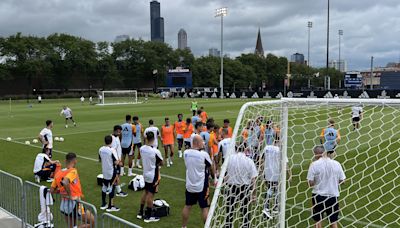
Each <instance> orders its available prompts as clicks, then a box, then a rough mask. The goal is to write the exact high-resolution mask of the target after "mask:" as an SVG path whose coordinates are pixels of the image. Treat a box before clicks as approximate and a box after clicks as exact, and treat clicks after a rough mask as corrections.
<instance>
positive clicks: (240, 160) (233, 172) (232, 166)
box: [226, 152, 258, 186]
mask: <svg viewBox="0 0 400 228" xmlns="http://www.w3.org/2000/svg"><path fill="white" fill-rule="evenodd" d="M226 176H227V183H228V184H229V185H236V186H243V185H250V184H251V180H252V179H253V178H255V177H257V176H258V173H257V168H256V165H255V164H254V161H253V160H252V159H251V158H248V157H246V155H245V154H244V153H241V152H239V153H233V154H232V155H231V156H230V157H229V163H228V167H227V170H226Z"/></svg>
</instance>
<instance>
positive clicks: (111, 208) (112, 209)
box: [106, 206, 120, 212]
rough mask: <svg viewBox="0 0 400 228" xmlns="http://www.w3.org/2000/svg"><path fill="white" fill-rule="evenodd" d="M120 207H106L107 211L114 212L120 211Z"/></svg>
mask: <svg viewBox="0 0 400 228" xmlns="http://www.w3.org/2000/svg"><path fill="white" fill-rule="evenodd" d="M119 210H120V209H119V208H118V207H116V206H112V207H109V208H107V209H106V211H107V212H114V211H119Z"/></svg>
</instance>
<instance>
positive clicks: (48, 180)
mask: <svg viewBox="0 0 400 228" xmlns="http://www.w3.org/2000/svg"><path fill="white" fill-rule="evenodd" d="M53 180H54V179H53V178H49V179H47V180H46V182H47V183H53Z"/></svg>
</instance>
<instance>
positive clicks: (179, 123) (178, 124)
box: [174, 113, 185, 158]
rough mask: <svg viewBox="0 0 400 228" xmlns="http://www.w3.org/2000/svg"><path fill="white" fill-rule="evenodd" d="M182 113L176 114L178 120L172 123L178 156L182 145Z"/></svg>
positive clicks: (183, 125)
mask: <svg viewBox="0 0 400 228" xmlns="http://www.w3.org/2000/svg"><path fill="white" fill-rule="evenodd" d="M182 119H183V115H182V114H180V113H179V114H178V120H177V121H175V124H174V130H175V136H176V140H177V141H178V152H179V157H180V158H181V157H182V146H183V128H184V127H185V122H184V121H183V120H182Z"/></svg>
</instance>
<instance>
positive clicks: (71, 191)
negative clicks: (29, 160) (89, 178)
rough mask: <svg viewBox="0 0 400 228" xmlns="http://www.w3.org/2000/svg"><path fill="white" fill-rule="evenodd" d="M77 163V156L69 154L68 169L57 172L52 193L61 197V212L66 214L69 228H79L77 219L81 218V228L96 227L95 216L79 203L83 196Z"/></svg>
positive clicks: (52, 185) (67, 157)
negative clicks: (77, 227)
mask: <svg viewBox="0 0 400 228" xmlns="http://www.w3.org/2000/svg"><path fill="white" fill-rule="evenodd" d="M76 163H77V159H76V154H74V153H68V154H67V155H66V168H65V169H63V170H61V171H59V172H57V174H56V175H55V177H54V181H53V183H52V184H51V189H50V192H51V193H52V194H54V193H59V194H60V195H61V204H60V211H61V213H62V214H64V216H65V221H66V223H67V224H68V227H70V228H72V227H75V226H77V222H76V219H77V217H80V220H81V221H82V223H83V224H81V225H80V226H79V227H94V226H95V224H94V223H95V221H94V216H93V215H92V214H91V213H90V211H89V210H87V211H85V209H84V208H83V206H82V205H81V204H80V203H79V200H81V199H82V198H83V194H82V187H81V182H80V179H79V175H78V170H77V169H76V168H75V166H76Z"/></svg>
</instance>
